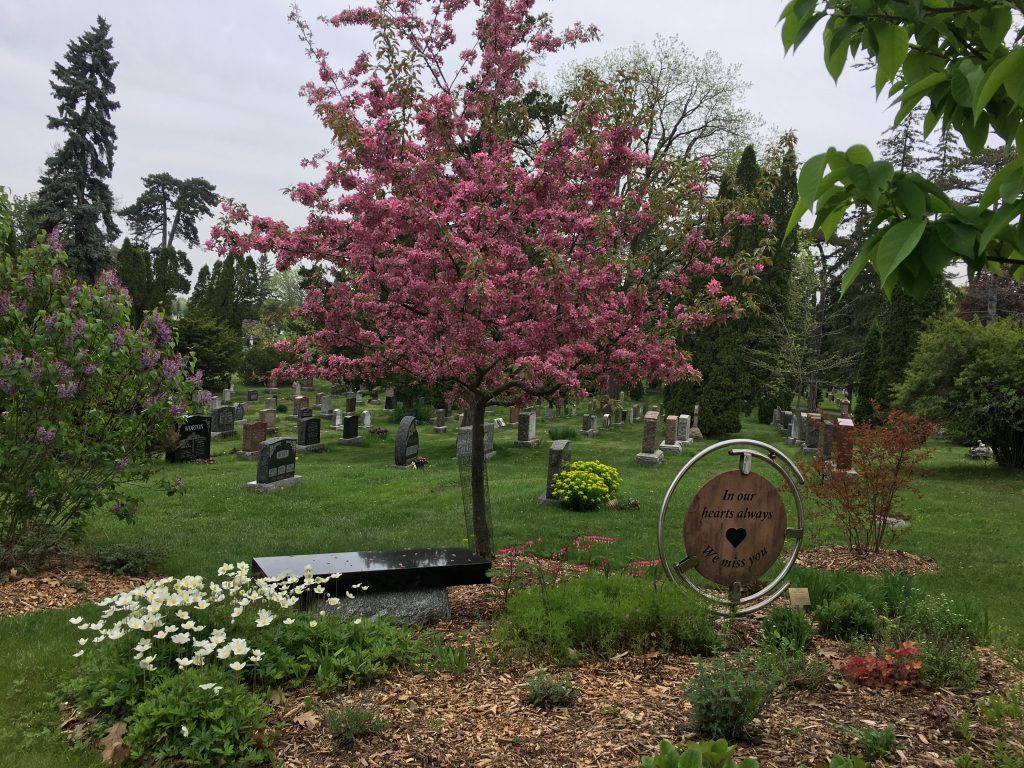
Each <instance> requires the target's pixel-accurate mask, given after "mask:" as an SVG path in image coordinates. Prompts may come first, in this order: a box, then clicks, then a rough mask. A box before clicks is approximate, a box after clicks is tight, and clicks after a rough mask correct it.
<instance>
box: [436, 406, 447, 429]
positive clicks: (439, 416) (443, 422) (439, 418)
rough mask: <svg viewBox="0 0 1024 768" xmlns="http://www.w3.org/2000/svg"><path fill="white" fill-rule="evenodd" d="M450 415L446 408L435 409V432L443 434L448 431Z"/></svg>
mask: <svg viewBox="0 0 1024 768" xmlns="http://www.w3.org/2000/svg"><path fill="white" fill-rule="evenodd" d="M447 419H448V416H447V413H446V412H445V410H444V408H437V409H435V410H434V434H435V435H443V434H445V433H446V432H447V431H448V421H447Z"/></svg>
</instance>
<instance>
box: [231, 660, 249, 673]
mask: <svg viewBox="0 0 1024 768" xmlns="http://www.w3.org/2000/svg"><path fill="white" fill-rule="evenodd" d="M228 666H229V667H231V668H232V669H233V670H235V672H241V671H242V670H243V669H245V662H244V661H232V662H231V663H230V664H228Z"/></svg>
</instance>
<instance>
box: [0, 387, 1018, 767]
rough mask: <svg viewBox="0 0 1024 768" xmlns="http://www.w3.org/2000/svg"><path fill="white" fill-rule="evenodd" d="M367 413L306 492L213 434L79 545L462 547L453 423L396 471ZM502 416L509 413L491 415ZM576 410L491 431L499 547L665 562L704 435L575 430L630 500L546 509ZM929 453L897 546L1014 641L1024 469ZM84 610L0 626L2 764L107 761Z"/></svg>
mask: <svg viewBox="0 0 1024 768" xmlns="http://www.w3.org/2000/svg"><path fill="white" fill-rule="evenodd" d="M242 391H244V390H240V392H242ZM282 402H284V400H282ZM363 407H367V406H363ZM369 407H370V410H371V412H372V413H373V416H374V424H375V425H376V426H385V427H387V428H388V429H389V435H388V438H387V439H386V440H385V441H380V440H378V439H377V438H375V437H373V436H369V437H368V439H367V442H366V444H365V445H364V446H362V447H345V446H340V445H338V444H337V437H338V436H339V435H338V434H337V433H335V432H333V431H332V430H330V429H327V424H328V422H327V421H326V420H325V421H324V425H323V426H324V429H323V430H322V438H323V440H324V442H325V443H326V444H327V451H326V452H325V453H322V454H300V455H299V456H298V460H297V470H298V473H299V474H301V475H303V476H304V477H305V483H304V484H303V485H301V486H298V487H296V488H291V489H287V490H285V491H282V492H280V493H275V494H269V495H260V494H254V493H252V492H251V491H249V490H247V489H246V487H245V484H246V483H247V482H248V481H250V480H253V479H255V473H256V465H255V463H254V462H244V461H239V460H237V459H236V458H235V457H234V451H235V450H237V449H238V448H239V447H240V443H241V436H240V435H239V437H238V438H235V439H231V440H225V441H219V442H215V443H214V449H213V450H214V458H215V463H214V464H212V465H170V464H160V465H159V467H158V470H157V473H156V475H155V476H154V477H153V478H152V479H151V480H150V481H149V482H148V483H147V484H146V485H145V486H143V487H142V488H140V489H139V491H140V494H141V496H142V498H143V504H142V507H141V509H140V513H139V516H138V520H137V521H136V522H135V523H134V524H131V525H127V524H124V523H122V522H120V521H117V520H114V519H112V518H111V517H110V516H107V515H104V514H100V515H98V516H97V517H95V518H94V519H93V520H92V521H91V522H90V524H89V526H88V528H87V530H86V535H85V539H84V541H83V543H82V546H83V547H84V548H85V549H86V550H92V549H96V548H100V547H103V546H105V545H109V544H112V543H121V544H133V543H134V544H139V545H146V546H153V545H155V546H157V547H160V548H162V549H163V550H164V552H165V559H164V561H163V563H162V570H163V571H164V572H165V573H167V574H170V575H175V576H181V575H185V574H188V573H198V574H202V575H205V576H209V575H212V574H213V573H214V572H215V571H216V569H217V567H218V566H219V565H220V564H221V563H223V562H226V561H240V560H241V561H249V560H250V559H251V558H252V557H253V556H258V555H271V554H302V553H314V552H328V551H349V550H373V549H384V548H409V547H423V546H457V545H460V544H462V543H463V541H464V539H465V537H466V527H465V522H464V506H463V494H462V487H461V484H460V473H459V467H458V465H457V464H456V462H455V461H454V460H453V457H454V456H455V439H456V435H455V433H456V428H455V422H454V421H452V422H449V429H448V433H447V434H444V435H435V434H434V433H433V430H432V429H431V427H430V426H429V425H424V426H422V427H421V428H420V430H419V435H420V453H421V455H423V456H426V457H427V458H428V459H429V461H430V465H429V467H428V468H427V469H426V470H425V471H413V470H398V469H394V468H393V467H392V466H391V465H392V463H393V452H394V436H395V433H396V432H397V425H396V424H394V423H391V422H390V421H389V418H388V416H386V415H385V414H383V413H382V412H381V411H380V410H379V407H378V406H369ZM252 410H255V409H252ZM495 415H499V416H507V413H505V412H504V409H497V410H496V412H495ZM581 416H582V414H581ZM581 416H580V417H573V418H568V417H566V418H563V419H557V420H554V421H540V422H539V423H538V429H537V431H538V437H540V438H541V447H540V448H538V449H533V450H529V449H518V448H515V447H513V445H512V443H513V442H514V440H515V439H516V437H515V430H514V429H505V430H498V431H497V433H496V437H495V449H496V451H497V455H496V456H495V458H494V459H492V460H491V461H490V462H489V463H488V475H489V478H488V480H489V489H490V500H491V510H492V520H493V524H494V531H495V544H496V546H498V547H505V546H510V545H513V544H519V543H522V542H524V541H526V540H535V541H536V540H537V539H538V538H541V539H543V544H542V545H540V548H541V549H545V548H551V549H554V548H556V547H558V546H561V545H562V544H565V543H566V542H568V541H569V540H571V539H572V538H573V537H575V536H577V535H579V534H596V535H604V536H613V537H616V538H617V539H618V541H617V543H615V544H611V545H601V546H600V547H597V548H595V549H594V550H592V551H591V552H590V553H588V555H586V556H589V557H593V558H594V559H595V560H602V559H605V558H607V559H608V561H609V563H610V564H611V566H612V567H622V566H624V565H626V564H627V563H629V562H631V561H634V560H649V559H654V558H656V557H657V544H656V536H657V520H658V513H659V509H660V506H661V503H662V499H663V498H664V495H665V491H666V489H667V488H668V486H669V484H670V482H671V481H672V478H673V477H674V476H675V474H676V472H677V471H678V470H679V469H680V468H681V467H682V466H683V464H684V463H685V462H686V461H687V460H688V459H689V458H691V457H692V456H693V454H694V452H695V448H697V449H699V448H702V447H705V446H707V445H709V443H708V442H707V441H705V442H702V443H698V444H697V445H696V446H695V448H693V447H691V448H690V449H687V451H686V452H685V453H684V454H683V455H682V456H666V461H665V464H664V465H663V466H662V467H660V468H653V469H652V468H645V467H640V466H638V465H637V464H636V463H635V461H634V459H633V456H634V454H635V453H636V452H637V451H638V450H639V447H640V441H641V431H642V425H641V424H633V425H626V426H625V427H623V428H622V429H620V430H612V431H602V432H601V433H600V435H599V436H598V437H597V438H593V439H587V438H579V439H577V440H574V441H573V442H572V451H573V458H574V459H596V460H600V461H603V462H605V463H607V464H611V465H613V466H615V467H617V468H618V469H619V470H620V472H621V473H622V481H623V482H622V488H621V490H620V492H619V497H620V499H627V500H635V506H630V505H625V506H624V507H622V508H619V509H605V510H600V511H597V512H570V511H566V510H563V509H560V508H558V507H555V506H550V505H540V504H538V503H537V498H538V496H539V495H540V493H541V492H542V491H543V488H544V484H545V476H546V467H547V445H548V442H549V441H548V440H547V430H548V428H549V427H551V426H553V425H557V426H574V427H577V428H578V427H579V422H580V420H581ZM252 417H253V414H250V418H252ZM278 423H279V426H280V427H281V428H282V432H281V434H284V435H288V434H294V422H293V421H290V420H289V419H287V418H283V414H279V422H278ZM743 436H744V437H749V438H752V439H757V440H763V441H765V442H768V443H771V444H773V445H776V446H779V447H780V449H781V450H783V451H784V452H786V453H787V454H789V455H791V456H795V455H796V453H795V452H794V451H793V449H791V448H786V447H784V446H783V445H782V438H781V435H779V433H778V432H777V431H775V430H773V429H772V428H771V427H767V426H764V425H759V424H756V423H754V422H752V421H750V420H747V421H745V423H744V432H743ZM934 448H935V454H934V456H933V457H932V458H931V459H930V460H929V461H928V463H927V467H928V470H929V474H928V475H927V476H926V477H923V478H921V479H920V481H919V482H918V486H919V488H920V489H921V496H920V497H916V496H908V497H906V498H905V499H904V502H903V503H904V506H903V507H902V510H903V511H904V512H909V513H910V515H911V516H912V519H913V527H912V528H911V529H910V531H909V532H908V533H907V534H906V535H905V536H904V537H903V538H902V539H901V540H900V541H899V543H898V546H899V547H901V548H903V549H907V550H909V551H912V552H916V553H919V554H923V555H928V556H930V557H933V558H935V560H937V561H938V563H939V565H940V568H941V570H940V572H939V573H937V574H934V575H928V576H922V577H919V579H918V584H919V586H920V587H921V588H922V589H924V590H925V591H941V592H945V593H946V594H948V595H949V596H950V597H952V598H953V599H954V600H955V601H957V602H960V603H964V604H968V605H970V606H971V608H972V609H974V610H977V611H984V612H986V613H987V615H988V617H989V620H990V622H991V623H992V624H993V625H995V626H999V627H1003V628H1004V629H1005V632H1007V633H1008V634H1010V635H1014V636H1017V637H1020V636H1021V635H1022V634H1024V603H1022V602H1021V601H1019V600H1017V599H1015V598H1014V596H1015V595H1018V594H1020V592H1021V591H1022V590H1024V550H1022V548H1021V542H1024V516H1022V515H1021V514H1020V510H1021V509H1024V477H1021V476H1020V474H1014V473H1010V472H1006V471H1003V470H1001V469H1000V468H998V467H997V466H995V465H994V464H992V463H982V462H971V461H968V460H967V459H966V458H965V456H964V455H965V453H966V450H965V449H963V448H960V447H957V446H952V445H949V444H948V443H943V442H937V443H935V444H934ZM735 467H736V459H735V458H732V457H729V456H727V455H725V454H724V453H719V454H716V455H715V456H714V457H713V458H711V459H710V460H709V461H707V462H705V463H702V464H701V465H699V467H698V468H697V469H696V470H695V471H694V472H693V473H691V474H690V475H688V476H687V477H686V479H685V480H684V482H683V483H682V484H681V486H680V487H679V489H678V490H677V494H676V496H675V501H674V502H673V510H674V512H673V514H675V515H676V517H675V518H674V519H675V520H680V519H681V518H680V517H679V515H681V513H682V511H683V510H685V505H686V503H687V501H688V499H689V498H690V497H691V496H692V495H693V493H694V492H695V491H696V490H697V488H698V487H699V486H700V485H701V484H702V483H703V482H705V481H706V480H707V479H708V478H710V477H711V476H712V475H714V474H716V473H718V472H720V471H724V470H727V469H733V468H735ZM766 474H768V473H766ZM179 477H180V478H182V480H183V481H184V486H185V493H184V494H176V495H172V496H168V495H167V493H166V492H165V488H166V487H167V485H168V484H169V483H171V482H173V481H174V480H175V479H176V478H179ZM467 482H468V478H467ZM806 528H807V544H808V545H814V544H822V543H829V542H841V541H842V538H841V536H840V534H839V532H838V531H837V530H836V529H835V528H834V526H832V525H830V524H829V523H828V521H825V520H820V519H817V518H815V517H813V516H811V517H810V518H809V519H808V521H807V523H806ZM668 538H669V539H670V541H671V542H672V545H673V547H675V548H676V551H678V548H679V547H680V546H681V538H682V534H681V528H678V527H671V528H670V529H669V531H668ZM812 598H813V596H812ZM76 613H82V610H81V609H79V610H77V611H52V612H45V613H41V614H35V615H30V616H24V617H13V618H7V619H2V620H0V648H2V649H3V652H2V653H0V689H2V690H4V692H5V694H6V695H4V696H2V697H0V765H18V766H36V765H38V766H63V765H73V766H93V765H97V764H98V761H97V759H96V757H95V755H94V753H92V752H91V751H88V752H87V751H83V750H69V749H68V748H67V747H66V741H65V740H64V739H63V738H62V737H61V736H60V735H59V734H58V733H57V730H56V728H57V725H58V724H59V722H60V715H59V712H58V710H57V707H56V704H57V702H58V696H59V693H60V690H61V687H62V684H63V681H65V680H66V679H67V678H68V677H69V676H70V675H71V674H73V669H74V663H75V660H74V659H72V658H71V657H70V655H71V653H72V652H73V651H74V650H75V648H76V646H75V639H74V638H75V634H74V633H73V632H72V631H70V630H71V627H70V626H69V625H68V624H67V619H68V618H69V617H70V616H72V615H75V614H76Z"/></svg>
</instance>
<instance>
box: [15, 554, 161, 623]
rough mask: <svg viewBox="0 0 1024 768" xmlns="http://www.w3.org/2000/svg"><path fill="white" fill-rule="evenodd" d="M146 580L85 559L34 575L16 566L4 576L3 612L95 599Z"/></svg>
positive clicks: (116, 592)
mask: <svg viewBox="0 0 1024 768" xmlns="http://www.w3.org/2000/svg"><path fill="white" fill-rule="evenodd" d="M145 582H146V579H142V578H138V577H131V576H115V575H114V574H112V573H105V572H104V571H101V570H100V569H99V568H97V567H96V566H95V565H93V564H92V563H89V562H88V561H85V560H67V561H64V562H62V563H59V564H55V565H53V566H52V567H51V568H49V569H48V570H46V571H44V572H42V573H39V574H33V575H23V574H22V573H20V572H18V571H17V570H14V569H12V570H11V571H9V572H7V573H5V574H2V576H0V616H15V615H18V614H22V613H30V612H32V611H38V610H42V609H45V608H70V607H72V606H75V605H84V604H86V603H95V602H97V601H98V600H102V599H103V598H104V597H110V596H111V595H116V594H118V593H119V592H125V591H127V590H129V589H133V588H135V587H137V586H139V585H140V584H144V583H145Z"/></svg>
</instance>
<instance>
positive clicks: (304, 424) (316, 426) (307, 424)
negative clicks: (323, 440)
mask: <svg viewBox="0 0 1024 768" xmlns="http://www.w3.org/2000/svg"><path fill="white" fill-rule="evenodd" d="M298 430H299V445H316V444H317V443H319V442H320V419H315V418H312V417H308V418H301V419H299V421H298Z"/></svg>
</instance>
